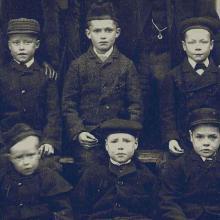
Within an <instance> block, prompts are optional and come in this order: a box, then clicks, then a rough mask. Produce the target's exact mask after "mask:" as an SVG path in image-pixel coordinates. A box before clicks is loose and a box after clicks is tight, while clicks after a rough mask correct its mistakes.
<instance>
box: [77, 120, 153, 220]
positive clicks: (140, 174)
mask: <svg viewBox="0 0 220 220" xmlns="http://www.w3.org/2000/svg"><path fill="white" fill-rule="evenodd" d="M100 130H101V133H102V135H103V136H104V137H105V138H106V139H105V149H106V151H107V153H108V158H109V159H108V163H107V164H102V165H98V164H97V165H94V167H90V168H88V170H86V171H85V173H84V174H83V176H82V178H81V179H80V181H79V183H78V185H77V187H76V189H75V193H74V195H75V196H74V199H75V200H76V202H75V203H77V205H78V206H77V210H78V212H80V213H79V214H80V218H79V219H87V220H88V219H102V220H104V219H142V220H144V219H151V217H152V213H153V207H154V206H153V205H154V199H155V198H154V196H153V195H154V192H155V191H154V190H155V184H156V178H155V177H154V175H153V174H152V173H151V172H150V170H149V169H148V168H147V167H146V166H145V165H143V164H140V163H138V161H135V159H134V153H135V150H136V149H137V147H138V133H139V132H140V130H141V125H140V124H139V123H138V122H135V121H129V120H123V119H111V120H108V121H105V122H103V123H102V124H101V126H100Z"/></svg>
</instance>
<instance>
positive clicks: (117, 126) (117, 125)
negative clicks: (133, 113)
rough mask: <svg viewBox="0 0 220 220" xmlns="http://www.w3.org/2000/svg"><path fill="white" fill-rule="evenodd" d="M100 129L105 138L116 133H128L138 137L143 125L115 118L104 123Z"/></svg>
mask: <svg viewBox="0 0 220 220" xmlns="http://www.w3.org/2000/svg"><path fill="white" fill-rule="evenodd" d="M100 129H101V132H102V134H103V135H104V136H105V137H106V136H108V135H110V134H115V133H128V134H131V135H133V136H137V135H138V134H139V133H140V131H141V129H142V125H141V124H140V123H139V122H137V121H131V120H125V119H118V118H115V119H111V120H108V121H105V122H103V123H102V124H101V125H100Z"/></svg>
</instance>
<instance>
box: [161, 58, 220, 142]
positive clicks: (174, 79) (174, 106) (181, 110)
mask: <svg viewBox="0 0 220 220" xmlns="http://www.w3.org/2000/svg"><path fill="white" fill-rule="evenodd" d="M160 92H161V93H160V102H161V103H160V109H161V110H160V111H161V125H162V129H161V130H162V135H163V140H164V142H168V141H169V140H171V139H175V140H180V142H181V141H183V140H185V139H186V138H188V124H187V121H188V120H187V117H188V114H189V112H191V111H192V110H194V109H196V108H201V107H211V108H216V109H218V110H220V102H219V97H220V71H219V69H218V67H216V66H215V64H214V63H213V61H212V60H211V61H210V64H209V66H208V68H207V69H206V71H205V72H204V73H203V75H202V76H200V75H198V74H197V73H196V72H195V71H194V69H193V68H192V66H191V65H190V64H189V62H188V60H187V59H185V61H184V62H183V63H182V64H181V65H179V66H177V67H176V68H174V69H173V70H172V71H171V72H170V73H169V74H168V75H167V77H166V78H165V79H164V80H163V82H162V85H161V88H160Z"/></svg>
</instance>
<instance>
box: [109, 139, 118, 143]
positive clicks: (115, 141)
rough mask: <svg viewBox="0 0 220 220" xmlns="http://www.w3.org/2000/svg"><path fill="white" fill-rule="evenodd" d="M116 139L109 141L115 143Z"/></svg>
mask: <svg viewBox="0 0 220 220" xmlns="http://www.w3.org/2000/svg"><path fill="white" fill-rule="evenodd" d="M117 142H118V139H114V140H111V141H110V143H117Z"/></svg>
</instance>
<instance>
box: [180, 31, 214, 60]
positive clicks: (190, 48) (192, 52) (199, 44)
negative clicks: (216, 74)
mask: <svg viewBox="0 0 220 220" xmlns="http://www.w3.org/2000/svg"><path fill="white" fill-rule="evenodd" d="M213 43H214V42H213V40H211V35H210V33H209V32H208V31H207V30H205V29H190V30H188V31H187V32H186V33H185V41H182V45H183V50H184V51H185V52H186V54H187V56H188V57H190V58H191V59H192V60H194V61H195V62H196V63H198V62H203V61H204V60H205V59H206V58H208V56H209V54H210V52H211V50H212V49H213Z"/></svg>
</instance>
